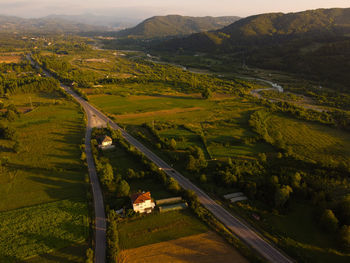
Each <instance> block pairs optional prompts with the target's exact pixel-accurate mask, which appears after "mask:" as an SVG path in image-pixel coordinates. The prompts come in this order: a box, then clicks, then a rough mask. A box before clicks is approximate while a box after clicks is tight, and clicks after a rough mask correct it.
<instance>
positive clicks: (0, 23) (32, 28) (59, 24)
mask: <svg viewBox="0 0 350 263" xmlns="http://www.w3.org/2000/svg"><path fill="white" fill-rule="evenodd" d="M102 30H106V27H102V26H92V25H86V24H83V23H78V22H72V21H68V20H64V19H61V18H50V17H47V18H37V19H25V18H19V17H14V16H3V15H0V32H7V33H12V32H18V33H23V32H25V33H28V32H37V33H62V32H71V33H77V32H89V31H102Z"/></svg>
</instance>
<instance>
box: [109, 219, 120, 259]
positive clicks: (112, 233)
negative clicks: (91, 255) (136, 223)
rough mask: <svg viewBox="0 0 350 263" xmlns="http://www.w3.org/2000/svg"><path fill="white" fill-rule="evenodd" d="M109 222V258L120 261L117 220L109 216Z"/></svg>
mask: <svg viewBox="0 0 350 263" xmlns="http://www.w3.org/2000/svg"><path fill="white" fill-rule="evenodd" d="M108 221H109V224H108V229H107V246H108V250H107V251H108V258H109V262H111V263H117V262H118V259H117V257H118V253H119V236H118V228H117V222H116V221H115V220H114V219H112V218H108Z"/></svg>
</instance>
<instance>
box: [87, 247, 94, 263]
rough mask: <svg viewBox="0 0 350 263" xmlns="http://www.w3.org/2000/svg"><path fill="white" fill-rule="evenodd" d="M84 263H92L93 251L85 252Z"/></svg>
mask: <svg viewBox="0 0 350 263" xmlns="http://www.w3.org/2000/svg"><path fill="white" fill-rule="evenodd" d="M85 263H94V251H92V249H91V248H88V249H87V250H86V260H85Z"/></svg>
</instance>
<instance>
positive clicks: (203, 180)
mask: <svg viewBox="0 0 350 263" xmlns="http://www.w3.org/2000/svg"><path fill="white" fill-rule="evenodd" d="M199 181H200V182H201V183H202V184H205V183H206V182H207V176H206V175H205V174H202V175H201V176H200V177H199Z"/></svg>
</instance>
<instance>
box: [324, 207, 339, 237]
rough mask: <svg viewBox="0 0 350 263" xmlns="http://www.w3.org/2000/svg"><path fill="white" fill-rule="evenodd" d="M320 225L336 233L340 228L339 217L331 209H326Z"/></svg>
mask: <svg viewBox="0 0 350 263" xmlns="http://www.w3.org/2000/svg"><path fill="white" fill-rule="evenodd" d="M320 225H321V227H322V228H323V229H325V230H326V231H328V232H329V233H334V232H335V231H336V230H337V228H338V219H337V218H336V216H335V215H334V213H333V211H332V210H330V209H326V210H324V212H323V214H322V216H321V218H320Z"/></svg>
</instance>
